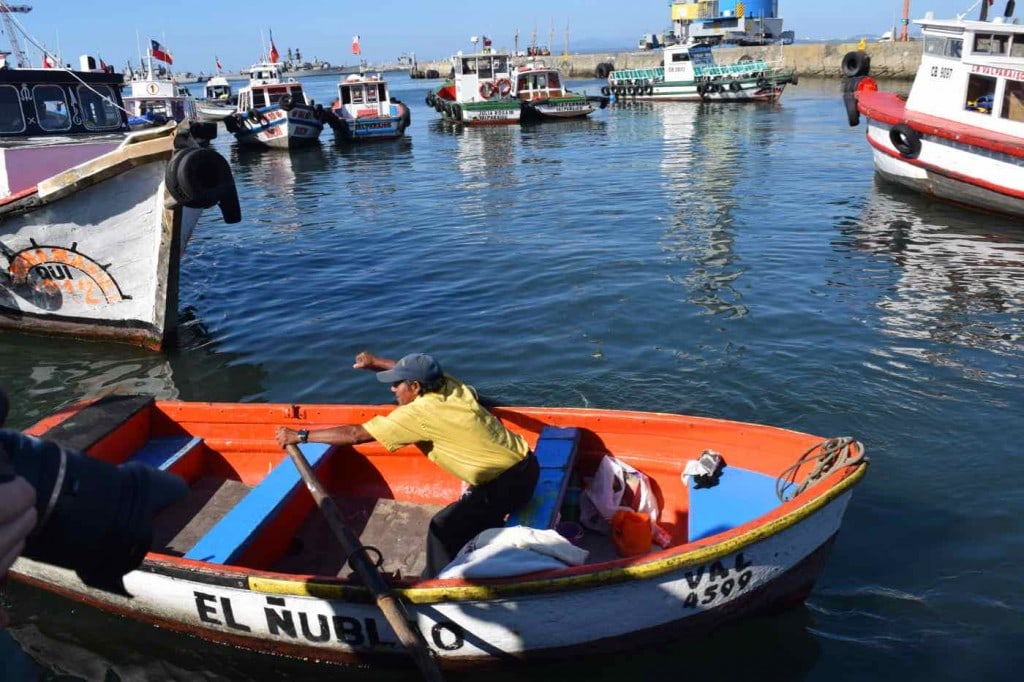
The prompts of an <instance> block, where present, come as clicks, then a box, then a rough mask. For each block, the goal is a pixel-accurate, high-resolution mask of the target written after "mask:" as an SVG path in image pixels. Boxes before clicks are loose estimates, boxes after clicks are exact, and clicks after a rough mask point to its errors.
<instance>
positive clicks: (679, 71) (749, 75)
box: [601, 43, 798, 102]
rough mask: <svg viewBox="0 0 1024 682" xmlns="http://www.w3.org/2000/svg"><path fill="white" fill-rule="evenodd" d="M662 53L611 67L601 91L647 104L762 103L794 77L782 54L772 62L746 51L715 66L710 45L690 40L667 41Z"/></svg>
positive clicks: (773, 95) (771, 97) (770, 99)
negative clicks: (648, 62) (657, 60)
mask: <svg viewBox="0 0 1024 682" xmlns="http://www.w3.org/2000/svg"><path fill="white" fill-rule="evenodd" d="M769 49H771V48H769ZM778 49H779V50H780V51H781V49H782V47H781V45H780V46H778ZM662 55H663V59H662V65H661V66H657V67H646V68H639V69H616V70H614V71H612V72H611V73H610V74H608V85H606V86H604V87H602V88H601V94H602V95H614V96H615V97H616V98H617V99H619V100H627V99H628V100H630V101H632V100H637V101H645V102H673V101H675V102H719V101H721V102H764V101H773V100H777V99H779V98H780V97H782V92H783V90H785V88H786V85H787V84H789V83H792V84H793V85H796V84H797V80H798V78H797V75H796V73H795V72H794V70H793V69H790V68H785V66H784V62H783V59H782V56H781V52H780V53H779V56H778V57H777V58H774V59H771V60H769V59H760V58H753V57H750V56H749V55H744V56H742V57H740V59H739V60H738V61H737V62H736V63H734V64H718V63H716V61H715V57H714V53H713V52H712V48H711V46H710V45H706V44H704V43H688V44H682V45H670V46H668V47H666V48H664V49H663V50H662Z"/></svg>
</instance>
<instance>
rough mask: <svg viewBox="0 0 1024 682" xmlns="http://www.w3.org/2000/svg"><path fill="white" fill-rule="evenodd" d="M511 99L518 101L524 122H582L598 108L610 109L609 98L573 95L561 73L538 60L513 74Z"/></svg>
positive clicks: (522, 65)
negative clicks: (567, 119) (607, 107)
mask: <svg viewBox="0 0 1024 682" xmlns="http://www.w3.org/2000/svg"><path fill="white" fill-rule="evenodd" d="M512 97H514V98H516V99H518V100H519V102H520V104H521V106H522V118H523V120H524V121H525V120H534V121H543V120H558V119H566V118H583V117H585V116H589V115H590V114H591V113H593V112H594V110H595V109H597V108H598V107H601V108H602V109H603V108H604V107H606V106H608V98H607V97H604V96H600V97H587V96H586V95H584V94H582V93H577V92H571V91H570V90H569V89H568V88H567V87H566V86H565V84H564V82H563V80H562V74H561V73H560V72H559V70H558V69H556V68H554V67H552V66H548V65H547V64H545V63H544V62H543V61H542V60H539V59H536V58H534V59H530V60H528V61H527V62H525V63H523V64H520V65H519V66H517V67H516V68H515V71H513V74H512Z"/></svg>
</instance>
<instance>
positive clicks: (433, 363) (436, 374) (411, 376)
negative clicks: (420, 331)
mask: <svg viewBox="0 0 1024 682" xmlns="http://www.w3.org/2000/svg"><path fill="white" fill-rule="evenodd" d="M443 376H444V372H442V371H441V365H439V364H437V360H435V359H434V358H432V357H430V356H429V355H426V354H425V353H411V354H409V355H406V356H405V357H404V358H402V359H401V360H399V361H398V362H396V363H395V366H394V367H392V368H391V369H386V370H384V371H383V372H377V381H380V382H382V383H385V384H391V383H394V382H396V381H418V382H420V383H421V384H430V383H433V382H435V381H437V380H438V379H440V378H441V377H443Z"/></svg>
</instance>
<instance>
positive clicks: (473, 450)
mask: <svg viewBox="0 0 1024 682" xmlns="http://www.w3.org/2000/svg"><path fill="white" fill-rule="evenodd" d="M363 428H364V429H366V431H367V432H368V433H369V434H370V435H371V436H373V438H374V439H375V440H376V441H378V442H379V443H380V444H381V445H383V446H384V447H385V448H387V449H388V451H391V452H393V451H395V450H397V449H398V448H400V447H402V446H404V445H411V444H413V443H415V444H416V445H417V446H418V447H419V448H420V449H421V450H423V452H424V453H425V454H426V455H427V457H429V458H430V460H431V461H432V462H434V463H435V464H437V465H438V466H439V467H441V468H442V469H444V470H445V471H447V472H449V473H451V474H453V475H455V476H457V477H458V478H460V479H462V480H463V481H466V482H467V483H469V484H470V485H480V484H482V483H487V482H488V481H492V480H494V479H495V478H497V477H498V475H499V474H501V473H502V472H504V471H505V470H506V469H508V468H509V467H510V466H512V465H514V464H516V463H518V462H520V461H522V459H523V458H524V457H526V455H527V453H528V452H529V451H530V446H529V445H528V444H527V443H526V440H525V439H524V438H523V437H522V436H520V435H518V434H515V433H513V432H511V431H509V430H508V429H506V428H505V427H504V426H503V425H502V423H501V422H500V421H498V419H497V418H496V417H495V416H494V415H492V414H491V413H490V412H488V411H487V410H486V409H484V408H483V407H482V406H481V405H480V403H478V402H477V400H476V396H475V395H473V391H472V390H471V389H470V388H469V387H468V386H466V385H465V384H463V383H462V382H460V381H459V380H458V379H455V378H453V377H450V376H447V375H446V376H445V382H444V386H443V387H442V388H441V390H440V391H437V392H431V393H427V394H425V395H421V396H417V398H416V399H415V400H413V401H412V402H411V403H409V404H408V405H399V406H398V407H396V408H395V409H394V410H393V411H392V412H391V413H390V414H388V415H385V416H378V417H374V418H372V419H370V420H369V421H367V422H366V423H365V424H363Z"/></svg>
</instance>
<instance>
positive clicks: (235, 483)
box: [11, 396, 867, 668]
mask: <svg viewBox="0 0 1024 682" xmlns="http://www.w3.org/2000/svg"><path fill="white" fill-rule="evenodd" d="M392 409H394V406H393V405H391V406H388V405H329V404H256V403H249V404H233V403H200V402H180V401H156V400H154V399H152V398H149V397H145V396H107V397H105V398H103V399H99V400H96V401H93V402H87V403H82V404H77V405H72V406H70V407H68V408H65V409H63V410H61V411H60V412H58V413H56V414H54V415H51V416H49V417H46V418H44V419H43V420H42V421H40V422H39V423H37V424H35V425H34V426H32V427H31V428H30V429H28V431H27V433H29V434H32V435H36V436H39V437H41V438H44V439H49V440H52V441H55V442H57V443H59V444H61V445H62V446H63V447H65V448H67V449H71V450H73V451H77V452H83V453H85V455H86V456H89V457H95V458H101V459H103V460H106V461H107V462H110V463H113V464H115V465H120V464H122V463H125V462H143V463H145V464H147V465H149V466H150V467H154V468H156V469H159V470H162V471H164V472H169V473H173V474H176V475H178V476H180V477H181V478H183V479H184V481H185V482H186V483H187V486H188V492H187V494H186V493H185V492H184V491H182V496H181V497H180V499H179V500H178V501H176V502H173V503H170V504H169V505H168V506H166V507H164V508H163V509H162V510H160V511H159V512H158V513H157V514H156V515H155V517H154V520H153V528H152V542H151V544H150V551H149V553H148V554H146V555H145V557H144V558H142V559H141V564H140V565H139V566H138V568H136V569H134V570H130V571H128V572H127V573H126V574H125V575H124V579H123V588H124V590H125V591H126V592H127V593H128V594H130V595H131V598H129V597H127V596H125V595H124V594H115V593H113V592H111V591H104V590H100V589H96V588H94V587H90V586H89V585H87V584H85V583H84V582H83V581H82V580H81V579H80V578H79V577H78V576H77V575H76V574H75V573H74V572H73V571H71V570H68V569H65V568H59V567H56V566H53V565H50V564H47V563H43V562H41V561H37V560H33V559H29V558H26V557H22V558H21V559H19V560H18V561H17V562H16V563H15V564H14V566H13V568H12V570H11V575H12V576H13V577H14V578H16V579H18V580H21V581H24V582H26V583H28V584H31V585H34V586H36V587H39V588H42V589H45V590H51V591H54V592H56V593H59V594H61V595H64V596H65V597H68V598H70V599H73V600H77V601H80V602H84V603H87V604H91V605H93V606H97V607H99V608H102V609H105V610H108V611H110V612H114V613H118V614H121V615H123V616H126V617H129V618H133V619H136V620H139V621H142V622H145V623H150V624H152V625H155V626H158V627H161V628H167V629H170V630H175V631H178V632H182V633H187V634H189V635H193V636H197V637H201V638H204V639H207V640H211V641H215V642H221V643H224V644H228V645H232V646H235V647H243V648H246V649H251V650H254V651H258V652H266V653H274V654H281V655H287V656H294V657H300V658H303V659H309V660H316V661H332V662H347V663H360V664H368V663H369V664H388V663H391V664H395V663H401V662H402V661H403V660H407V659H405V658H404V657H405V656H406V653H405V652H404V651H403V649H402V647H400V646H398V645H397V640H396V631H397V630H398V629H400V628H401V626H400V627H399V628H393V627H392V626H391V623H392V622H394V621H393V620H392V619H391V618H389V617H388V615H387V614H384V615H383V616H382V612H381V611H380V610H378V606H379V605H380V604H381V601H380V598H381V597H382V596H388V597H393V598H395V599H396V600H398V603H400V604H401V605H402V607H403V609H404V612H405V614H406V616H405V617H407V618H408V619H409V621H411V623H412V624H413V625H414V626H415V629H416V630H417V631H418V632H420V633H422V635H423V638H424V643H425V646H426V647H428V648H429V650H430V654H431V656H430V657H431V658H433V659H435V660H436V661H438V662H439V664H440V666H441V667H443V668H465V667H473V666H477V667H487V666H497V665H502V664H508V663H510V662H513V661H516V662H520V661H524V660H525V661H530V660H536V659H542V658H554V657H568V656H574V655H580V654H583V653H586V652H610V651H617V650H623V649H630V648H635V647H639V646H641V645H643V644H646V643H649V642H652V641H658V640H670V639H673V638H678V637H685V636H686V635H687V634H697V633H706V632H707V631H708V630H709V628H712V627H714V626H715V625H718V624H721V623H725V622H728V621H733V620H735V619H740V618H743V617H746V616H750V615H753V614H761V613H766V612H772V611H775V610H778V609H783V608H786V607H789V606H792V605H794V604H799V603H800V602H801V600H803V599H805V598H806V597H807V596H808V594H809V593H810V592H811V590H812V588H813V586H814V584H815V581H816V579H817V578H818V577H819V575H820V574H821V572H822V571H823V569H824V567H825V564H826V558H827V556H828V554H829V552H830V549H831V547H832V545H833V543H834V542H835V539H836V536H837V534H838V532H839V529H840V525H841V522H842V519H843V515H844V512H845V510H846V507H847V505H848V504H849V502H850V499H851V494H852V491H853V488H854V487H855V486H856V485H857V483H858V482H859V481H861V479H862V478H863V476H864V474H865V472H866V468H867V467H866V463H867V460H866V459H865V457H864V451H863V447H862V446H861V445H860V443H858V442H856V441H854V440H853V439H850V438H837V439H823V438H821V437H819V436H814V435H810V434H805V433H799V432H795V431H792V430H787V429H781V428H776V427H770V426H764V425H756V424H750V423H739V422H731V421H725V420H721V419H713V418H703V417H692V416H681V415H672V414H663V413H651V412H632V411H615V410H601V409H580V408H557V407H545V408H541V407H498V408H494V409H493V412H494V414H495V415H496V416H497V417H498V418H499V419H500V420H501V421H502V423H503V424H505V425H506V426H507V427H508V428H509V429H511V430H513V431H514V432H516V433H518V434H521V435H522V436H523V437H524V438H525V439H526V440H527V442H528V443H529V445H530V447H531V448H532V450H533V452H534V453H535V456H536V457H537V460H538V463H539V466H540V478H539V482H538V484H537V488H536V490H535V493H534V497H533V499H532V500H531V501H530V502H529V503H528V504H527V506H526V507H525V508H524V509H522V510H520V511H519V512H517V513H516V514H514V515H513V517H512V518H510V519H509V520H508V523H507V526H508V527H507V528H505V529H500V531H511V532H512V533H513V534H519V535H520V537H522V536H523V534H526V535H529V534H530V533H536V534H543V537H544V538H548V539H549V541H551V542H556V541H555V540H550V538H552V537H553V536H552V535H551V533H552V528H553V527H554V528H555V529H556V530H555V531H554V532H555V535H557V536H558V539H557V543H561V544H558V545H557V546H558V547H559V548H561V550H569V551H570V553H572V554H573V555H574V556H576V557H577V558H578V559H579V560H578V561H575V562H568V563H561V562H556V563H557V564H558V565H552V564H550V563H548V564H547V566H546V567H544V568H540V569H538V568H536V567H531V568H527V569H526V570H528V571H529V572H528V573H521V571H519V572H517V571H514V570H513V571H510V572H507V573H504V574H503V573H502V572H501V571H498V570H496V569H495V566H496V564H494V563H491V564H489V566H488V565H487V562H486V561H484V562H482V563H481V564H480V565H479V566H478V569H479V570H480V571H483V573H470V572H469V571H468V570H467V571H465V572H461V573H458V574H457V575H455V577H452V574H451V572H450V571H451V570H453V569H452V566H451V565H450V566H449V569H446V571H442V573H441V574H440V577H438V578H432V579H423V578H420V577H418V573H419V571H420V570H421V569H422V567H423V565H424V561H425V559H424V545H425V535H426V527H427V524H428V523H429V519H430V518H431V516H432V515H433V514H434V513H435V512H436V511H437V510H439V509H440V508H441V507H442V506H443V505H447V504H448V503H450V502H452V501H454V500H455V499H457V498H458V497H459V496H460V494H461V492H462V487H461V481H459V480H458V479H456V478H454V477H452V476H451V475H450V474H447V473H445V472H444V471H442V470H441V469H440V468H439V467H437V466H435V465H434V464H432V463H431V462H430V461H429V460H428V459H427V458H426V457H424V456H423V454H422V453H421V452H420V451H419V450H418V449H416V448H415V447H412V446H410V447H406V448H402V449H399V450H397V451H395V452H393V453H389V452H387V451H386V450H385V449H384V448H383V447H382V446H380V445H379V444H377V443H375V442H371V443H365V444H361V445H357V446H346V447H338V446H326V445H322V444H314V443H309V444H305V445H301V446H291V447H290V452H289V453H288V454H286V453H285V452H283V451H282V450H281V449H280V447H279V446H278V445H277V441H276V440H275V437H274V434H275V429H276V427H277V426H279V425H286V426H289V427H293V428H296V429H299V428H305V429H315V428H324V427H327V426H334V425H337V424H344V423H362V422H364V421H366V420H367V419H370V418H371V417H373V416H375V415H383V414H387V413H388V412H389V411H390V410H392ZM295 447H299V448H301V453H300V451H299V450H293V449H294V448H295ZM291 450H293V452H292V451H291ZM708 457H710V458H712V459H715V458H717V460H718V464H717V465H716V466H714V467H711V468H704V469H702V471H703V474H697V473H694V472H695V471H696V470H691V466H692V463H694V462H696V463H702V462H703V461H704V459H705V458H708ZM610 458H611V459H610ZM613 460H614V461H615V462H617V463H618V467H619V468H620V469H622V470H625V467H626V466H629V467H632V468H633V469H634V471H637V472H639V473H642V474H643V476H644V477H646V480H647V481H648V488H647V489H648V490H649V491H650V493H649V494H650V495H653V497H654V498H655V500H650V498H648V499H649V501H650V502H651V503H653V504H655V505H656V509H657V510H658V514H657V519H658V520H657V524H656V526H657V530H658V533H657V534H655V532H654V530H655V529H654V526H652V525H651V523H650V521H649V520H648V519H649V517H640V518H641V519H642V523H641V526H639V528H640V530H641V531H642V532H641V533H640V534H638V535H635V536H633V540H632V541H631V544H636V543H635V542H634V541H636V540H639V547H638V550H637V549H636V548H634V549H633V550H631V551H636V552H637V553H636V554H634V555H626V556H623V555H620V553H619V550H618V549H617V547H618V545H617V544H616V542H615V541H614V540H613V539H611V538H609V536H607V535H604V534H603V533H601V532H598V531H596V530H583V531H579V530H578V528H580V527H582V526H578V525H577V530H576V532H573V533H571V534H568V533H565V530H564V529H565V527H566V526H567V525H569V526H571V525H572V524H569V523H568V521H569V519H570V518H571V515H573V514H575V513H576V512H575V511H574V510H576V509H581V508H583V505H579V506H577V505H576V503H575V501H576V500H577V499H579V498H581V497H584V496H590V495H592V494H593V492H594V488H595V484H594V480H595V479H598V478H601V477H600V476H599V472H600V471H601V470H602V468H603V467H605V466H606V465H605V463H606V462H610V461H613ZM687 472H690V473H694V475H693V476H685V477H684V474H687ZM602 480H603V479H602ZM623 480H625V479H623ZM630 481H631V482H630V483H628V484H627V487H629V488H630V490H633V485H632V479H630ZM639 490H641V491H642V490H643V487H641V488H639ZM311 491H321V492H322V496H321V495H320V494H319V493H313V494H311ZM620 491H621V488H620ZM314 497H315V498H316V503H315V502H314ZM328 502H329V503H330V505H328V504H327V503H328ZM328 508H330V509H331V510H332V511H331V512H330V513H324V514H321V513H320V510H321V509H323V510H325V512H326V510H327V509H328ZM580 513H581V514H582V512H580ZM581 519H582V517H581ZM613 523H614V519H613ZM339 525H341V527H342V529H343V530H345V532H344V533H342V534H340V535H334V533H335V532H336V530H337V528H338V527H339ZM644 528H646V531H645V532H646V533H647V535H646V537H645V536H644V535H643V529H644ZM485 533H487V534H494V533H498V531H485ZM346 534H347V535H346ZM499 534H500V533H499ZM563 536H565V537H563ZM342 537H350V538H352V539H353V540H354V541H355V542H356V543H357V546H356V548H355V550H354V551H353V552H347V551H344V550H343V547H344V546H345V545H344V544H343V543H340V542H337V541H336V538H337V539H340V538H342ZM655 538H657V539H658V542H659V543H660V544H656V543H654V542H652V539H655ZM479 539H480V538H479V537H478V540H479ZM557 543H556V544H557ZM662 545H663V546H662ZM525 551H529V550H528V549H527V550H525ZM378 558H379V560H378ZM456 561H459V560H458V559H456ZM368 564H372V566H373V570H375V571H377V573H376V574H375V575H376V577H374V578H372V579H367V578H366V577H365V573H364V572H363V571H362V570H361V569H360V567H362V568H363V569H365V568H366V566H367V565H368ZM488 568H489V569H490V570H491V571H492V572H491V574H490V576H491V577H483V576H484V575H487V573H486V571H487V570H488ZM510 573H511V574H510ZM515 573H519V574H515ZM375 599H376V600H377V601H376V602H375ZM409 621H406V622H405V625H408V623H409Z"/></svg>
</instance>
